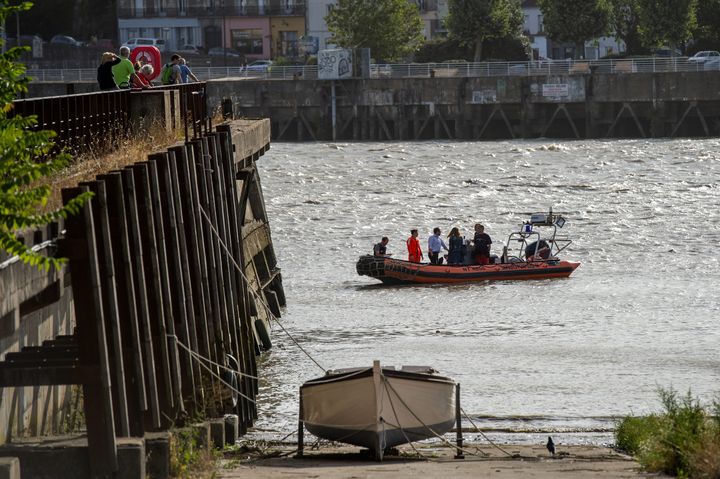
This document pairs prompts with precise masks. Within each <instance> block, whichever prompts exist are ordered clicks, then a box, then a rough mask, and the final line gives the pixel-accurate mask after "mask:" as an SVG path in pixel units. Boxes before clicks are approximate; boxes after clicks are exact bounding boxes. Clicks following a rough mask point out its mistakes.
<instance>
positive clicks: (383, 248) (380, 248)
mask: <svg viewBox="0 0 720 479" xmlns="http://www.w3.org/2000/svg"><path fill="white" fill-rule="evenodd" d="M389 242H390V240H389V239H388V237H387V236H383V237H382V240H380V242H379V243H377V244H376V245H375V246H373V256H385V255H387V244H388V243H389Z"/></svg>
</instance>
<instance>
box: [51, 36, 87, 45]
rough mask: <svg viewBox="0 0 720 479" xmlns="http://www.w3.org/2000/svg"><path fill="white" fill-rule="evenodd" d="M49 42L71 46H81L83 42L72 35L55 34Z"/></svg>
mask: <svg viewBox="0 0 720 479" xmlns="http://www.w3.org/2000/svg"><path fill="white" fill-rule="evenodd" d="M50 43H52V44H54V45H68V46H71V47H81V46H83V42H81V41H79V40H75V39H74V38H73V37H71V36H69V35H55V36H54V37H52V38H51V39H50Z"/></svg>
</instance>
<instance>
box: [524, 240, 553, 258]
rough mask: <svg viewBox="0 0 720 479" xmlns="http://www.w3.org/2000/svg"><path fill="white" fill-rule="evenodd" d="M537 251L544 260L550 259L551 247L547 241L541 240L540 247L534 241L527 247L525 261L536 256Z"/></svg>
mask: <svg viewBox="0 0 720 479" xmlns="http://www.w3.org/2000/svg"><path fill="white" fill-rule="evenodd" d="M536 249H537V252H538V254H539V255H540V256H541V257H542V258H543V259H548V258H549V257H550V245H549V244H547V241H545V240H540V244H539V245H538V242H537V241H533V242H532V243H530V244H529V245H527V246H526V247H525V259H527V258H531V257H532V256H534V255H535V250H536Z"/></svg>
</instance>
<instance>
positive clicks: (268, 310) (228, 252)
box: [199, 206, 327, 372]
mask: <svg viewBox="0 0 720 479" xmlns="http://www.w3.org/2000/svg"><path fill="white" fill-rule="evenodd" d="M199 209H200V212H201V213H202V215H203V216H204V217H205V220H206V221H207V223H208V225H210V229H211V230H212V232H213V233H214V234H215V237H216V238H217V241H218V243H219V244H220V246H222V248H223V249H224V250H225V254H226V255H227V256H228V258H230V261H231V262H232V264H233V265H234V266H235V269H236V270H237V271H238V272H239V273H240V275H242V277H243V279H244V280H245V284H247V286H248V291H250V293H252V295H253V296H254V297H255V299H257V300H258V301H259V302H260V304H261V305H262V306H263V307H264V308H265V311H266V312H267V314H268V316H269V317H270V318H271V319H274V320H275V323H276V324H277V325H278V326H280V329H282V331H283V332H284V333H285V334H286V335H287V336H288V337H289V338H290V340H291V341H292V342H293V343H295V345H296V346H297V347H298V348H300V351H302V352H303V353H305V355H306V356H307V357H308V358H310V360H311V361H312V362H313V363H315V365H316V366H317V367H318V368H320V369H322V371H323V372H326V371H327V369H326V368H324V367H322V366H321V365H320V363H318V362H317V361H316V360H315V358H313V357H312V356H311V355H310V353H308V352H307V351H306V350H305V348H303V347H302V346H301V345H300V343H298V342H297V340H296V339H295V338H294V337H293V336H292V334H290V332H289V331H288V330H287V329H285V327H284V326H283V325H282V323H281V322H280V320H279V319H278V318H277V317H276V316H275V314H273V312H272V309H270V306H269V305H268V304H267V303H266V302H265V300H264V299H263V297H262V295H261V294H260V293H258V292H257V291H255V290H254V289H253V288H252V284H251V282H250V279H249V278H248V277H247V276H246V275H245V272H244V271H243V270H242V268H241V267H240V265H239V264H237V262H236V261H235V258H233V255H232V253H231V252H230V250H229V249H228V247H227V246H226V245H225V242H224V241H223V240H222V238H221V237H220V233H219V232H218V230H217V229H215V225H213V224H212V220H211V219H210V217H209V216H208V214H207V212H206V211H205V210H204V209H203V208H202V207H201V206H200V207H199Z"/></svg>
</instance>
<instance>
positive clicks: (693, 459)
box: [615, 389, 720, 479]
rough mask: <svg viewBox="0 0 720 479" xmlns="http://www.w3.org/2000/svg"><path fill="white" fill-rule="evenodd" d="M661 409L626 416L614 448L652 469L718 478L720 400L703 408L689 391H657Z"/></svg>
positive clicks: (689, 475) (618, 431) (620, 426)
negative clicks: (679, 393) (639, 415)
mask: <svg viewBox="0 0 720 479" xmlns="http://www.w3.org/2000/svg"><path fill="white" fill-rule="evenodd" d="M659 395H660V400H661V402H662V405H663V408H664V411H663V412H662V413H660V414H652V415H650V416H645V417H626V418H624V419H622V420H621V421H620V423H619V424H618V427H617V429H616V431H615V439H616V444H617V447H618V448H619V449H621V450H623V451H625V452H627V453H629V454H632V455H633V456H635V458H636V459H637V460H638V462H639V463H640V465H642V466H643V468H645V469H646V470H648V471H651V472H664V473H666V474H672V475H675V476H677V477H682V478H693V479H720V402H718V401H715V402H713V405H712V407H710V408H704V407H702V406H701V405H700V403H699V401H698V400H697V399H693V398H692V395H691V393H690V391H688V393H687V395H685V396H683V397H680V396H679V395H678V393H677V392H676V391H674V390H672V389H670V390H665V389H660V390H659Z"/></svg>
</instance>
